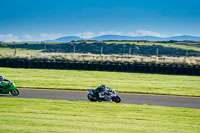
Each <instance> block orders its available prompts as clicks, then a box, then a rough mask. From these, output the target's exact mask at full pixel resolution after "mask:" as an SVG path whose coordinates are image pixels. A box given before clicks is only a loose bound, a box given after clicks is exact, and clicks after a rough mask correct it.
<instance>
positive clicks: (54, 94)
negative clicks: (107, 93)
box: [0, 89, 200, 109]
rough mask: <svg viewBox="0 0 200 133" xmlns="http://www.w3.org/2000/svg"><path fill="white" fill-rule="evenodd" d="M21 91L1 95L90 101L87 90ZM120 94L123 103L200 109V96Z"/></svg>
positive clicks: (0, 95)
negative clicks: (16, 94)
mask: <svg viewBox="0 0 200 133" xmlns="http://www.w3.org/2000/svg"><path fill="white" fill-rule="evenodd" d="M19 91H20V95H19V96H12V95H2V94H0V97H12V98H39V99H56V100H71V101H89V100H88V99H87V94H88V92H87V91H72V90H47V89H19ZM118 95H119V96H120V97H121V99H122V101H121V103H127V104H147V105H160V106H170V107H185V108H198V109H200V97H185V96H166V95H146V94H130V93H118Z"/></svg>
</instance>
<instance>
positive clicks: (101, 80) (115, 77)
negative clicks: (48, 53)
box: [0, 67, 200, 96]
mask: <svg viewBox="0 0 200 133" xmlns="http://www.w3.org/2000/svg"><path fill="white" fill-rule="evenodd" d="M0 75H3V76H4V77H5V78H6V79H10V80H12V81H13V82H15V84H16V86H17V87H30V88H51V89H52V88H53V89H77V90H83V89H88V88H96V87H97V86H99V85H101V84H105V85H107V86H109V87H112V88H114V89H116V90H117V91H118V92H134V93H150V94H165V95H187V96H200V82H199V81H200V77H199V76H181V75H161V74H143V73H122V72H102V71H78V70H53V69H21V68H20V69H17V68H2V67H1V68H0Z"/></svg>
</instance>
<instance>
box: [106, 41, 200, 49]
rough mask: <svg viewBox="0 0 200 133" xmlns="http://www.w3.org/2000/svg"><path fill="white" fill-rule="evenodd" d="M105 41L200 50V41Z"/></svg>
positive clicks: (108, 42)
mask: <svg viewBox="0 0 200 133" xmlns="http://www.w3.org/2000/svg"><path fill="white" fill-rule="evenodd" d="M104 43H107V44H113V43H115V44H127V43H128V44H135V45H148V46H152V45H161V46H164V47H172V48H180V49H184V50H194V51H200V43H198V44H197V43H192V44H188V43H158V42H134V41H104Z"/></svg>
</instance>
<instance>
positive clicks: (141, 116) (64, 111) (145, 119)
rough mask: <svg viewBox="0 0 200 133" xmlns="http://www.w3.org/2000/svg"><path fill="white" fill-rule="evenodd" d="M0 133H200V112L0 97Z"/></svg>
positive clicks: (171, 108) (128, 105) (145, 106)
mask: <svg viewBox="0 0 200 133" xmlns="http://www.w3.org/2000/svg"><path fill="white" fill-rule="evenodd" d="M0 100H1V102H0V108H1V110H0V115H1V117H0V132H1V133H30V132H31V133H32V132H34V133H45V132H52V133H61V132H63V133H94V132H95V133H103V132H104V133H175V132H176V133H199V132H200V125H199V122H200V117H199V116H200V110H199V109H189V108H177V107H162V106H148V105H131V104H116V103H92V102H79V101H62V100H45V99H43V100H42V99H18V98H2V97H1V98H0Z"/></svg>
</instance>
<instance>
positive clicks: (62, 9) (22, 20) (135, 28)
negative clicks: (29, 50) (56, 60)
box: [0, 0, 200, 41]
mask: <svg viewBox="0 0 200 133" xmlns="http://www.w3.org/2000/svg"><path fill="white" fill-rule="evenodd" d="M0 5H1V8H0V40H3V41H22V40H38V41H39V40H45V39H55V38H57V37H61V36H66V35H77V36H80V37H83V38H90V37H94V36H98V35H104V34H117V35H131V36H142V35H154V36H161V37H164V36H172V35H194V36H200V32H199V31H200V9H199V5H200V1H199V0H0Z"/></svg>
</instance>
